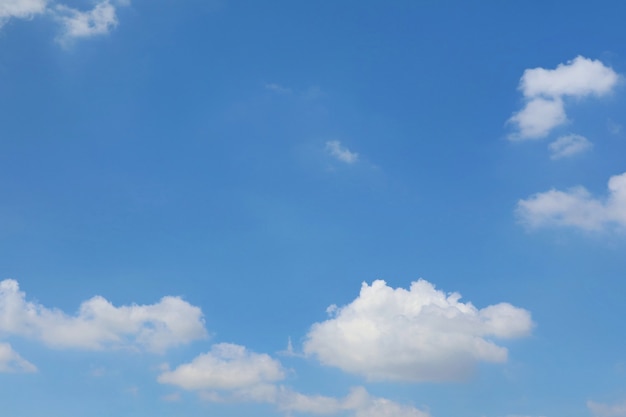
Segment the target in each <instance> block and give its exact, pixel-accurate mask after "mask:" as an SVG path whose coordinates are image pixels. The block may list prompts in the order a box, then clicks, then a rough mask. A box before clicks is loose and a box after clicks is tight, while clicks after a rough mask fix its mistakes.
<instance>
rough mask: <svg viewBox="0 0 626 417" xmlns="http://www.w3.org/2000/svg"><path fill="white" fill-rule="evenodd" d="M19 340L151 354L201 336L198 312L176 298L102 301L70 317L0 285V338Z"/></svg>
mask: <svg viewBox="0 0 626 417" xmlns="http://www.w3.org/2000/svg"><path fill="white" fill-rule="evenodd" d="M2 334H8V335H11V334H13V335H21V336H26V337H30V338H34V339H37V340H40V341H42V342H43V343H45V344H46V345H48V346H52V347H56V348H78V349H88V350H100V349H107V348H131V349H145V350H149V351H154V352H163V351H164V350H166V349H168V348H171V347H174V346H178V345H181V344H186V343H189V342H191V341H194V340H197V339H202V338H204V337H206V330H205V328H204V319H203V315H202V311H201V310H200V308H198V307H195V306H192V305H191V304H189V303H187V302H186V301H184V300H182V299H181V298H179V297H163V298H162V299H161V301H159V302H158V303H156V304H150V305H130V306H121V307H115V306H114V305H113V304H111V303H110V302H109V301H107V300H106V299H104V298H103V297H100V296H96V297H93V298H91V299H90V300H87V301H85V302H83V303H82V304H81V306H80V308H79V310H78V313H77V314H75V315H73V316H70V315H67V314H65V313H64V312H62V311H60V310H58V309H49V308H47V307H44V306H42V305H40V304H37V303H34V302H30V301H26V298H25V294H24V293H23V292H21V291H20V290H19V285H18V283H17V281H15V280H11V279H8V280H4V281H2V282H0V335H2Z"/></svg>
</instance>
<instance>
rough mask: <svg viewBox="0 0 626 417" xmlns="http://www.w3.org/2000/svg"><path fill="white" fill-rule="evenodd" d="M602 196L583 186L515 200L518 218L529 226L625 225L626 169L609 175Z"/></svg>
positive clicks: (601, 227)
mask: <svg viewBox="0 0 626 417" xmlns="http://www.w3.org/2000/svg"><path fill="white" fill-rule="evenodd" d="M608 189H609V194H608V197H607V198H605V199H600V198H596V197H593V196H592V195H591V193H589V191H587V190H586V189H585V188H584V187H580V186H578V187H574V188H571V189H569V190H567V191H559V190H554V189H552V190H550V191H546V192H543V193H537V194H535V195H533V196H531V197H529V198H528V199H526V200H520V201H519V202H518V204H517V215H518V216H519V218H520V220H521V222H522V223H523V224H525V225H527V226H528V227H531V228H539V227H555V226H569V227H574V228H578V229H583V230H588V231H600V230H604V229H606V228H608V227H610V226H611V225H614V226H618V227H622V228H623V227H626V173H624V174H621V175H616V176H613V177H611V178H610V179H609V183H608Z"/></svg>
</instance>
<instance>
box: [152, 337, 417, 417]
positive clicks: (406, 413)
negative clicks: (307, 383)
mask: <svg viewBox="0 0 626 417" xmlns="http://www.w3.org/2000/svg"><path fill="white" fill-rule="evenodd" d="M285 375H286V372H285V370H284V368H283V367H282V365H281V364H280V362H278V361H277V360H276V359H273V358H272V357H270V356H269V355H267V354H260V353H255V352H251V351H249V350H248V349H246V348H245V347H244V346H240V345H235V344H230V343H220V344H217V345H214V346H213V347H212V348H211V351H209V352H208V353H205V354H202V355H200V356H198V357H196V358H195V359H193V360H192V361H191V362H189V363H186V364H182V365H180V366H178V367H177V368H176V369H174V370H171V371H170V370H169V369H168V370H165V371H164V372H163V373H162V374H161V375H159V376H158V378H157V380H158V382H160V383H162V384H169V385H175V386H177V387H180V388H182V389H185V390H189V391H196V392H198V394H199V396H200V398H202V399H203V400H205V401H211V402H256V403H265V404H272V405H274V406H275V407H276V408H277V409H278V410H280V411H282V412H285V413H287V414H289V415H290V414H291V413H299V414H300V413H301V414H313V415H335V414H340V413H342V415H343V413H345V412H350V413H351V415H352V416H353V417H428V416H429V414H428V413H427V412H425V411H421V410H418V409H416V408H414V407H412V406H408V405H402V404H398V403H396V402H393V401H390V400H388V399H385V398H378V397H373V396H371V395H370V394H369V393H368V392H367V391H366V390H365V389H364V388H362V387H357V388H354V389H352V390H351V392H350V394H348V395H347V396H346V397H345V398H335V397H328V396H323V395H306V394H302V393H299V392H297V391H294V390H292V389H290V388H288V387H285V386H284V385H279V384H278V382H280V381H282V380H283V379H284V378H285Z"/></svg>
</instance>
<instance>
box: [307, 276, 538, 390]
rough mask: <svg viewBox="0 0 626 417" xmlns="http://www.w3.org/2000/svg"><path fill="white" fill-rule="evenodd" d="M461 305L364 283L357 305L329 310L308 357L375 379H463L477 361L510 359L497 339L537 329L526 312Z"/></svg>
mask: <svg viewBox="0 0 626 417" xmlns="http://www.w3.org/2000/svg"><path fill="white" fill-rule="evenodd" d="M460 298H461V296H460V295H459V294H457V293H452V294H448V295H446V294H445V293H443V292H442V291H439V290H437V289H435V287H434V286H433V285H432V284H430V283H429V282H427V281H424V280H419V281H417V282H413V283H412V284H411V288H410V289H409V290H408V291H407V290H405V289H403V288H397V289H394V288H391V287H389V286H387V284H386V283H385V282H384V281H380V280H379V281H375V282H374V283H373V284H372V285H371V286H370V285H368V284H366V283H363V285H362V287H361V293H360V295H359V296H358V297H357V298H356V299H355V300H354V301H353V302H351V303H350V304H348V305H346V306H344V307H341V308H337V307H336V306H331V307H330V308H329V313H330V314H331V315H332V317H331V318H330V319H328V320H327V321H324V322H322V323H316V324H314V325H313V326H312V327H311V329H310V331H309V333H308V335H307V337H306V341H305V343H304V352H305V354H307V355H315V356H316V357H317V358H318V359H319V360H320V361H321V362H322V363H323V364H325V365H330V366H335V367H338V368H340V369H342V370H344V371H347V372H350V373H354V374H359V375H363V376H365V377H367V378H368V379H370V380H403V381H441V380H458V379H461V378H464V377H466V376H467V375H468V374H469V373H470V372H471V370H472V369H473V367H474V365H475V364H476V363H477V362H480V361H486V362H504V361H506V360H507V353H508V352H507V349H506V348H504V347H502V346H498V345H497V344H496V343H495V342H494V341H493V340H491V338H499V339H505V338H516V337H522V336H526V335H528V334H529V333H530V331H531V329H532V325H533V324H532V320H531V317H530V313H529V312H528V311H526V310H523V309H521V308H517V307H514V306H512V305H510V304H507V303H501V304H496V305H492V306H489V307H486V308H483V309H480V310H479V309H477V308H476V307H474V306H473V305H472V304H471V303H462V302H459V299H460Z"/></svg>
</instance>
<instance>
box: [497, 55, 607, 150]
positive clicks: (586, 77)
mask: <svg viewBox="0 0 626 417" xmlns="http://www.w3.org/2000/svg"><path fill="white" fill-rule="evenodd" d="M618 81H619V76H618V74H617V73H616V72H615V71H613V69H612V68H610V67H607V66H605V65H604V64H603V63H602V62H600V61H598V60H592V59H588V58H585V57H582V56H578V57H576V58H575V59H573V60H572V61H569V62H567V63H565V64H559V65H558V66H557V67H556V68H555V69H545V68H534V69H527V70H526V71H524V74H523V76H522V78H521V81H520V86H519V89H520V90H521V91H522V94H523V95H524V100H525V101H526V104H525V105H524V108H523V109H522V110H520V111H519V112H517V113H515V114H514V115H513V116H512V117H511V118H510V119H509V123H511V124H513V125H514V126H515V129H516V131H515V132H514V133H513V134H511V135H510V136H509V139H511V140H529V139H541V138H544V137H546V136H547V135H548V134H549V133H550V131H551V130H552V129H554V128H555V127H557V126H559V125H562V124H563V123H565V122H566V121H567V115H566V113H565V103H564V100H565V99H567V98H579V99H581V98H585V97H589V96H596V97H601V96H604V95H607V94H609V93H610V92H611V91H613V89H614V88H615V86H616V85H617V83H618Z"/></svg>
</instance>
